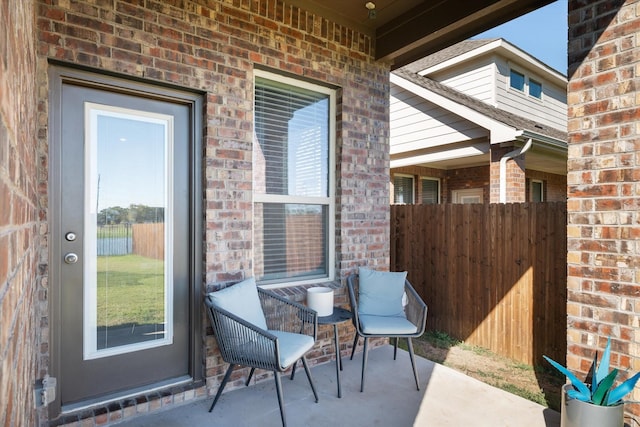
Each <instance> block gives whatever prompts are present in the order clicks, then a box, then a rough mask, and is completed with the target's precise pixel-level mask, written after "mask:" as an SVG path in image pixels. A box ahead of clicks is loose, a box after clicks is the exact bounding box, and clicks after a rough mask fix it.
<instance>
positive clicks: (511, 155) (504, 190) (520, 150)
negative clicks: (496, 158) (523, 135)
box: [500, 138, 533, 203]
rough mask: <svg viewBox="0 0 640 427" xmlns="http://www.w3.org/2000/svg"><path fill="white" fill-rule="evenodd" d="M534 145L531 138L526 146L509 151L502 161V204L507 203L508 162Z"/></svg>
mask: <svg viewBox="0 0 640 427" xmlns="http://www.w3.org/2000/svg"><path fill="white" fill-rule="evenodd" d="M532 145H533V140H532V139H531V138H529V140H528V141H527V143H526V144H524V146H522V147H520V148H517V149H515V150H513V151H509V152H508V153H507V154H505V155H504V156H502V158H501V159H500V203H507V161H508V160H510V159H513V158H514V157H518V156H519V155H521V154H524V153H526V152H527V150H529V148H531V146H532Z"/></svg>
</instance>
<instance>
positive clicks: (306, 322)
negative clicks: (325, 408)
mask: <svg viewBox="0 0 640 427" xmlns="http://www.w3.org/2000/svg"><path fill="white" fill-rule="evenodd" d="M205 303H206V305H207V307H208V310H207V313H208V315H209V320H210V321H211V326H212V328H213V333H214V335H215V337H216V340H217V342H218V347H219V348H220V354H221V356H222V359H223V360H224V361H225V362H226V363H228V364H229V368H228V369H227V373H226V374H225V376H224V379H223V380H222V384H220V387H219V388H218V392H217V393H216V396H215V398H214V399H213V403H212V404H211V408H209V412H211V411H212V410H213V407H214V406H215V405H216V402H217V401H218V398H219V397H220V395H221V394H222V390H224V387H225V385H226V384H227V381H228V380H229V378H230V377H231V373H232V372H233V369H234V368H235V367H236V366H239V365H241V366H248V367H251V371H250V373H249V377H248V378H247V381H246V385H249V382H250V381H251V377H252V376H253V372H254V371H255V369H256V368H258V369H265V370H269V371H272V372H273V376H274V378H275V381H276V392H277V395H278V403H279V405H280V416H281V418H282V425H283V426H286V425H287V422H286V417H285V410H284V403H283V395H282V384H281V382H280V375H279V373H281V372H284V371H285V370H286V369H288V368H289V367H290V366H291V365H293V364H294V363H295V362H296V361H298V360H299V359H302V364H303V366H304V370H305V372H306V373H307V378H308V379H309V384H310V385H311V390H312V391H313V395H314V396H315V401H316V402H318V394H317V393H316V389H315V386H314V384H313V380H312V379H311V373H310V371H309V366H308V365H307V360H306V358H305V354H306V353H307V352H308V351H309V350H311V348H312V347H313V345H314V343H315V341H316V333H317V332H316V331H317V328H318V321H317V316H316V312H315V311H313V310H311V309H309V308H307V307H305V306H303V305H301V304H298V303H296V302H294V301H290V300H288V299H286V298H284V297H281V296H279V295H276V294H275V293H273V292H270V291H267V290H264V289H261V288H259V287H257V286H256V282H255V280H254V279H247V280H244V281H242V282H240V283H237V284H235V285H233V286H230V287H227V288H224V289H222V290H220V291H216V292H211V293H209V294H207V297H206V298H205Z"/></svg>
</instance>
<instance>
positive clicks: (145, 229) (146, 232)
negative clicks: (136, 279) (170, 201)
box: [133, 222, 165, 260]
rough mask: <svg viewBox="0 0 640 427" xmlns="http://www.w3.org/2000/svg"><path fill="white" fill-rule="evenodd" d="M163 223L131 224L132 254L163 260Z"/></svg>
mask: <svg viewBox="0 0 640 427" xmlns="http://www.w3.org/2000/svg"><path fill="white" fill-rule="evenodd" d="M164 245H165V242H164V222H156V223H144V224H133V253H134V254H136V255H141V256H144V257H147V258H153V259H160V260H164Z"/></svg>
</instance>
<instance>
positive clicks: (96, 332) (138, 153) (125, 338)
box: [83, 103, 173, 359]
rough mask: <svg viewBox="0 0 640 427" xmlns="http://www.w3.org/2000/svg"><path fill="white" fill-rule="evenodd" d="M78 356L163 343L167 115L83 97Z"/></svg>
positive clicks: (166, 330) (168, 316)
mask: <svg viewBox="0 0 640 427" xmlns="http://www.w3.org/2000/svg"><path fill="white" fill-rule="evenodd" d="M85 123H87V126H86V129H85V132H86V135H85V141H86V142H87V143H86V145H85V156H86V159H85V179H86V183H87V185H86V187H85V199H86V200H87V203H86V204H85V209H86V212H85V216H84V218H85V247H84V250H85V256H84V259H85V260H86V261H85V262H86V265H85V272H84V274H85V278H84V295H85V298H84V316H83V318H84V358H85V359H95V358H99V357H105V356H111V355H115V354H122V353H127V352H132V351H138V350H143V349H145V348H152V347H157V346H161V345H166V344H170V343H171V342H172V339H173V330H172V325H173V321H172V307H173V304H172V296H173V294H172V289H173V286H172V274H171V271H172V259H173V257H172V251H171V248H172V246H171V245H169V244H167V243H168V242H170V241H171V235H172V226H171V224H172V206H171V200H172V192H173V189H172V181H171V179H170V178H171V176H172V163H171V156H170V155H169V153H172V152H173V140H172V137H173V118H172V117H171V116H168V115H164V114H157V113H149V112H144V111H136V110H132V109H127V108H119V107H113V106H107V105H101V104H95V103H85Z"/></svg>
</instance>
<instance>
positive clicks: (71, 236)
mask: <svg viewBox="0 0 640 427" xmlns="http://www.w3.org/2000/svg"><path fill="white" fill-rule="evenodd" d="M64 238H65V239H67V242H73V241H74V240H76V233H74V232H72V231H70V232H68V233H67V234H65V235H64Z"/></svg>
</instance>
